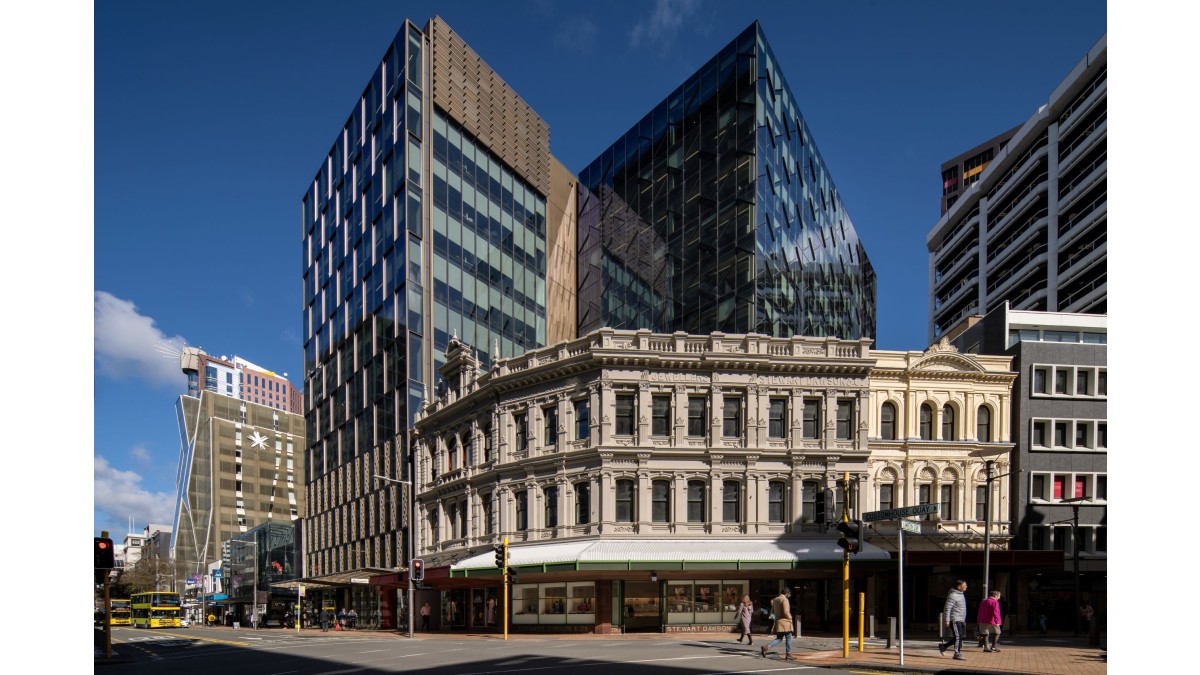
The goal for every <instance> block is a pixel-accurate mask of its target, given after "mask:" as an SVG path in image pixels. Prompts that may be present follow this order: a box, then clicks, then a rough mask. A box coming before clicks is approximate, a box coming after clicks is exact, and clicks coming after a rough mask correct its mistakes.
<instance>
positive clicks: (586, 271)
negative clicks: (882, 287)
mask: <svg viewBox="0 0 1200 675" xmlns="http://www.w3.org/2000/svg"><path fill="white" fill-rule="evenodd" d="M579 179H580V187H579V207H578V208H579V244H578V249H579V263H578V264H579V284H578V285H579V316H578V325H579V334H581V335H582V334H584V333H586V332H588V331H592V330H595V329H597V328H600V327H603V326H608V327H612V328H621V329H642V328H645V329H650V330H654V331H662V332H673V331H680V330H681V331H686V332H689V333H705V332H709V331H715V330H719V331H724V332H730V333H750V332H755V333H761V334H766V335H771V336H776V337H790V336H792V335H803V336H834V337H839V338H844V339H858V338H862V337H868V338H873V337H874V336H875V290H876V278H875V272H874V269H873V268H872V266H871V262H870V260H869V259H868V257H867V253H866V249H865V248H864V247H863V244H862V243H861V242H860V240H859V237H858V234H857V232H855V229H854V225H853V224H852V223H851V221H850V216H849V213H848V212H847V210H846V206H845V205H844V204H843V203H842V199H841V195H840V194H839V193H838V190H837V187H836V186H835V185H834V183H833V179H832V177H831V176H830V174H829V170H828V168H827V167H826V165H825V162H824V161H823V160H822V158H821V153H820V151H819V150H818V149H817V146H816V143H815V142H814V140H813V136H812V133H811V131H810V130H809V128H808V125H807V124H806V123H805V121H804V118H803V116H802V115H801V113H800V108H799V106H798V105H797V103H796V98H795V96H793V94H792V91H791V89H790V88H789V87H788V84H787V82H786V80H785V79H784V76H783V73H782V71H781V70H780V68H779V63H778V61H777V60H776V59H775V56H774V55H773V54H772V52H771V47H770V45H769V44H768V43H767V40H766V37H765V36H764V34H763V31H762V29H761V27H760V26H759V25H758V23H757V22H755V23H754V24H752V25H751V26H750V27H748V28H747V29H746V30H745V31H743V32H742V33H741V35H739V36H738V37H737V38H736V39H734V40H733V41H732V42H730V43H729V44H728V45H726V46H725V47H724V48H723V49H721V50H720V52H718V54H717V55H716V56H714V57H713V58H712V59H711V60H710V61H709V62H708V63H706V64H705V65H704V66H703V67H702V68H700V69H699V70H698V71H697V72H696V73H695V74H693V75H692V76H691V77H689V78H688V79H687V80H686V81H685V82H684V83H683V84H681V85H680V86H679V87H678V88H677V89H675V91H673V92H671V94H670V95H669V96H667V97H666V98H665V99H664V100H663V101H662V102H661V103H659V104H658V105H657V106H655V108H654V110H652V111H650V112H649V113H647V114H646V116H645V117H643V118H642V119H641V120H639V121H638V122H637V123H636V124H634V125H633V126H632V127H631V128H630V129H629V131H628V132H626V133H625V135H624V136H623V137H621V138H619V139H617V140H616V142H615V143H613V144H612V145H611V146H610V147H608V148H607V149H606V150H604V151H603V152H602V153H600V155H599V156H598V157H597V158H596V159H595V160H594V161H593V162H592V163H591V164H590V165H589V166H588V167H587V168H585V169H584V170H583V171H582V172H581V173H580V175H579Z"/></svg>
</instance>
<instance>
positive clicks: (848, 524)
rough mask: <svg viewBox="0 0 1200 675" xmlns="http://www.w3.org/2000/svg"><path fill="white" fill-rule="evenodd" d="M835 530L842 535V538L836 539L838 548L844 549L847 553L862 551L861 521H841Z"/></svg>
mask: <svg viewBox="0 0 1200 675" xmlns="http://www.w3.org/2000/svg"><path fill="white" fill-rule="evenodd" d="M837 529H838V532H841V533H842V538H841V539H838V546H841V547H842V548H844V549H846V551H847V552H848V553H858V552H859V551H861V550H862V533H863V522H862V521H861V520H845V521H842V522H840V523H838V526H837Z"/></svg>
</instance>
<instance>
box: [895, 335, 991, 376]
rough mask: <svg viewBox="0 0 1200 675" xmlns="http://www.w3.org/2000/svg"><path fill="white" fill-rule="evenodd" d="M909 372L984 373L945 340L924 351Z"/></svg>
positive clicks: (973, 360)
mask: <svg viewBox="0 0 1200 675" xmlns="http://www.w3.org/2000/svg"><path fill="white" fill-rule="evenodd" d="M909 370H924V371H932V372H941V373H983V372H986V370H985V369H984V367H983V366H981V365H980V364H979V363H978V362H977V361H976V360H975V359H973V358H971V357H970V356H968V355H966V354H963V353H961V352H959V351H958V349H957V348H956V347H954V346H953V345H951V344H950V343H949V341H948V340H946V338H942V339H941V340H940V341H938V343H937V344H935V345H933V346H931V347H930V348H929V349H927V350H925V353H924V354H922V355H921V356H920V357H919V358H918V359H917V360H916V361H913V363H912V365H910V366H909Z"/></svg>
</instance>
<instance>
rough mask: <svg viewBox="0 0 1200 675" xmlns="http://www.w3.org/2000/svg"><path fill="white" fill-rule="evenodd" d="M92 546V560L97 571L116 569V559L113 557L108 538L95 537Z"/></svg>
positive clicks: (110, 540) (111, 545)
mask: <svg viewBox="0 0 1200 675" xmlns="http://www.w3.org/2000/svg"><path fill="white" fill-rule="evenodd" d="M94 539H95V541H94V542H93V544H92V558H93V559H94V562H95V564H94V565H93V567H95V568H96V569H98V570H111V569H112V568H114V567H116V559H115V556H114V555H113V553H114V551H113V543H112V539H109V538H108V537H95V538H94Z"/></svg>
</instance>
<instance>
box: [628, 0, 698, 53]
mask: <svg viewBox="0 0 1200 675" xmlns="http://www.w3.org/2000/svg"><path fill="white" fill-rule="evenodd" d="M699 7H700V0H656V2H655V3H654V11H653V12H652V13H651V14H650V16H649V17H646V18H644V19H642V20H641V21H639V22H638V23H636V24H634V26H633V28H631V29H630V30H629V45H630V46H631V47H635V48H636V47H640V46H641V45H642V43H648V44H655V43H657V44H659V45H660V47H662V48H663V49H664V50H665V49H666V46H667V45H668V44H670V43H671V41H672V40H673V39H674V38H675V34H676V33H678V32H679V29H680V28H682V27H683V22H684V20H686V19H687V18H688V17H689V16H691V15H692V14H694V13H695V12H696V10H697V9H698V8H699Z"/></svg>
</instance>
